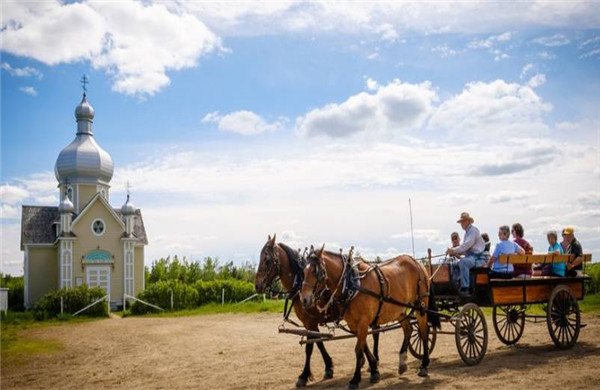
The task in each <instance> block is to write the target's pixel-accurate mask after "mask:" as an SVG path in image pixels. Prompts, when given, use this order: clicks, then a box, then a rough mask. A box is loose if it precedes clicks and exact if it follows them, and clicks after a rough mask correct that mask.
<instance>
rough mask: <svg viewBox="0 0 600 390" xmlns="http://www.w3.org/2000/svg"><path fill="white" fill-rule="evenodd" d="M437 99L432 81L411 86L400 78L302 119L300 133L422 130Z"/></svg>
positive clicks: (345, 134) (340, 134) (298, 124)
mask: <svg viewBox="0 0 600 390" xmlns="http://www.w3.org/2000/svg"><path fill="white" fill-rule="evenodd" d="M436 99H437V95H436V92H435V90H434V89H433V87H432V86H431V83H429V82H428V81H425V82H423V83H421V84H410V83H405V82H402V81H400V80H397V79H396V80H394V81H392V82H391V83H389V84H388V85H385V86H379V88H378V89H377V90H376V91H373V93H367V92H361V93H359V94H357V95H353V96H350V97H349V98H348V99H347V100H346V101H345V102H343V103H340V104H335V103H334V104H329V105H326V106H324V107H322V108H317V109H314V110H312V111H310V112H308V113H307V114H306V115H304V116H301V117H298V118H297V119H296V131H297V133H298V134H299V135H301V136H306V137H311V136H316V135H327V136H329V137H333V138H338V137H350V136H353V135H355V134H359V133H380V132H401V131H404V130H410V129H414V128H419V127H420V126H421V125H422V124H423V122H424V121H425V119H426V118H427V116H428V115H429V113H430V111H431V109H432V103H433V102H434V101H435V100H436Z"/></svg>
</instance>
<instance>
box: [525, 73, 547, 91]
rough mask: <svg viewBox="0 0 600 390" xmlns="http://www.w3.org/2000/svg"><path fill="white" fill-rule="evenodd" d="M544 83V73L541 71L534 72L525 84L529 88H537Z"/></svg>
mask: <svg viewBox="0 0 600 390" xmlns="http://www.w3.org/2000/svg"><path fill="white" fill-rule="evenodd" d="M545 83H546V75H545V74H543V73H539V74H536V75H535V76H533V77H532V78H530V79H529V81H528V82H527V86H528V87H531V88H537V87H539V86H541V85H544V84H545Z"/></svg>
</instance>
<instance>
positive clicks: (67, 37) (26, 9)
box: [0, 1, 222, 95]
mask: <svg viewBox="0 0 600 390" xmlns="http://www.w3.org/2000/svg"><path fill="white" fill-rule="evenodd" d="M3 11H4V13H5V14H4V17H3V23H2V31H1V33H0V35H1V38H2V41H3V50H4V51H6V52H8V53H11V54H14V55H19V56H26V57H31V58H34V59H36V60H38V61H41V62H43V63H45V64H48V65H56V64H60V63H72V62H76V61H81V60H85V61H90V62H91V63H92V65H93V66H94V67H95V68H98V69H104V70H106V72H107V73H108V74H110V75H112V76H113V79H114V81H113V89H114V90H115V91H118V92H121V93H124V94H127V95H136V94H137V95H153V94H155V93H156V92H158V91H160V90H161V89H162V88H164V87H165V86H167V85H168V84H169V82H170V79H169V77H168V76H167V74H166V72H167V71H169V70H180V69H184V68H190V67H194V66H196V64H197V61H198V59H199V58H200V57H201V56H204V55H207V54H209V53H211V52H214V51H218V50H219V49H221V47H222V46H221V41H220V39H219V38H218V37H217V36H216V35H215V34H213V33H212V32H211V31H210V30H209V29H208V28H207V27H206V26H205V25H204V24H203V23H202V22H200V21H199V20H198V19H197V18H196V17H195V16H193V15H190V14H188V13H185V12H174V11H171V10H170V9H169V8H168V7H167V6H166V5H165V4H162V3H155V4H150V3H146V4H143V3H141V2H135V1H121V2H118V3H113V2H95V1H94V2H89V1H88V2H83V3H70V4H63V3H61V2H58V1H48V2H41V3H29V2H27V3H26V2H8V3H7V4H5V5H4V7H3ZM56 37H60V39H56Z"/></svg>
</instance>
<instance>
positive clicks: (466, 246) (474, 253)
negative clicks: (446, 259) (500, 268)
mask: <svg viewBox="0 0 600 390" xmlns="http://www.w3.org/2000/svg"><path fill="white" fill-rule="evenodd" d="M456 222H457V223H460V226H461V227H462V228H463V229H464V231H465V236H464V238H463V243H462V244H461V245H459V246H458V247H456V248H448V249H446V254H447V255H449V256H457V255H464V256H465V257H463V258H462V259H460V260H459V261H458V270H459V275H460V291H459V292H460V294H461V295H468V294H469V285H470V281H469V279H470V275H469V271H470V270H471V268H474V267H483V266H484V265H485V261H486V259H485V256H484V249H485V243H484V242H483V238H481V233H479V229H477V228H476V227H475V226H474V225H473V222H475V220H474V219H473V218H472V217H471V216H470V215H469V213H467V212H463V213H461V214H460V218H459V219H458V221H456Z"/></svg>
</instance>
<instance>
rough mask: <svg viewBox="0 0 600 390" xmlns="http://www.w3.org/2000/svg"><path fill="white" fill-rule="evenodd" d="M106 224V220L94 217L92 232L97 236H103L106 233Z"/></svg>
mask: <svg viewBox="0 0 600 390" xmlns="http://www.w3.org/2000/svg"><path fill="white" fill-rule="evenodd" d="M105 229H106V228H105V226H104V221H103V220H101V219H99V218H98V219H94V221H93V222H92V233H94V235H96V236H101V235H103V234H104V230H105Z"/></svg>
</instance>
